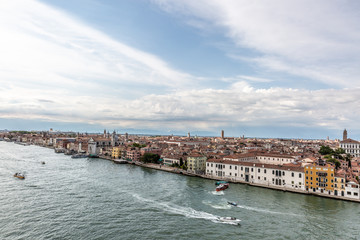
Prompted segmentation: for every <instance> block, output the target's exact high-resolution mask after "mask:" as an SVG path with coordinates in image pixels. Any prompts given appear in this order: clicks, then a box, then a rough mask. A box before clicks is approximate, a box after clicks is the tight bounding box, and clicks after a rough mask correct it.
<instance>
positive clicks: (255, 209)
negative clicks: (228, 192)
mask: <svg viewBox="0 0 360 240" xmlns="http://www.w3.org/2000/svg"><path fill="white" fill-rule="evenodd" d="M236 207H238V208H242V209H246V210H250V211H256V212H262V213H269V214H280V215H290V216H299V215H297V214H293V213H283V212H276V211H270V210H266V209H259V208H254V207H248V206H242V205H239V204H238V205H237V206H236Z"/></svg>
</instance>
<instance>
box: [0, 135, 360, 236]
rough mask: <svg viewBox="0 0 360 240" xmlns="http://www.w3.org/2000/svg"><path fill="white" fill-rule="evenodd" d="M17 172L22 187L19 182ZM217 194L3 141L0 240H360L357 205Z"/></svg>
mask: <svg viewBox="0 0 360 240" xmlns="http://www.w3.org/2000/svg"><path fill="white" fill-rule="evenodd" d="M41 161H45V162H46V164H45V165H42V164H41ZM19 171H22V172H23V171H25V172H26V175H27V178H26V179H25V180H20V179H17V178H14V177H13V174H14V173H15V172H19ZM214 189H215V185H214V181H211V180H206V179H201V178H194V177H186V176H182V175H176V174H172V173H166V172H161V171H156V170H152V169H146V168H141V167H137V166H133V165H117V164H114V163H112V162H110V161H106V160H102V159H72V158H70V157H69V156H65V155H63V154H55V153H54V151H53V150H51V149H46V148H41V147H37V146H20V145H17V144H13V143H6V142H0V190H1V194H0V239H217V240H219V239H324V238H326V239H360V226H359V225H358V218H359V216H360V205H359V204H358V203H352V202H344V201H338V200H332V199H326V198H319V197H314V196H306V195H301V194H294V193H285V192H279V191H274V190H268V189H263V188H256V187H250V186H246V185H240V184H231V186H230V188H229V189H227V190H226V191H224V192H221V193H217V192H215V191H214ZM227 201H234V202H237V203H238V204H239V205H238V206H237V207H233V206H230V205H228V204H227ZM220 216H233V217H236V218H239V219H241V220H242V222H241V226H235V225H231V224H226V223H222V222H219V221H218V217H220Z"/></svg>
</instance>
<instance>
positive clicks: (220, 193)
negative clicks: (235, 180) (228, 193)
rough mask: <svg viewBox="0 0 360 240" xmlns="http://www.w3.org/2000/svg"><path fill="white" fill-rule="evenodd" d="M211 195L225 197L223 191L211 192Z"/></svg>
mask: <svg viewBox="0 0 360 240" xmlns="http://www.w3.org/2000/svg"><path fill="white" fill-rule="evenodd" d="M210 193H211V194H212V195H218V196H221V195H225V193H224V191H218V192H217V191H211V192H210Z"/></svg>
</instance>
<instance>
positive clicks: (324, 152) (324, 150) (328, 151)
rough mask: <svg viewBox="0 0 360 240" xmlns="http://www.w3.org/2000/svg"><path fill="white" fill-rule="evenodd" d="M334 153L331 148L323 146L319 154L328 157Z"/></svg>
mask: <svg viewBox="0 0 360 240" xmlns="http://www.w3.org/2000/svg"><path fill="white" fill-rule="evenodd" d="M333 152H334V151H333V150H332V149H331V148H330V147H329V146H321V147H320V150H319V153H320V154H321V155H328V154H332V153H333Z"/></svg>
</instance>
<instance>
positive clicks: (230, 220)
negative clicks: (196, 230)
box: [218, 217, 241, 225]
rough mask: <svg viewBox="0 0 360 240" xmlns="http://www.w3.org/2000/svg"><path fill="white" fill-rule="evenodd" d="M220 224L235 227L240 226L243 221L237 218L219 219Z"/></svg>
mask: <svg viewBox="0 0 360 240" xmlns="http://www.w3.org/2000/svg"><path fill="white" fill-rule="evenodd" d="M218 220H219V221H220V222H226V223H232V224H234V225H240V222H241V220H240V219H237V218H235V217H219V219H218Z"/></svg>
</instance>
